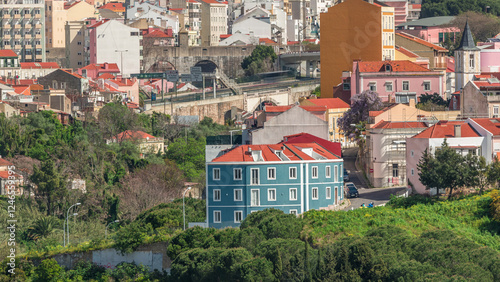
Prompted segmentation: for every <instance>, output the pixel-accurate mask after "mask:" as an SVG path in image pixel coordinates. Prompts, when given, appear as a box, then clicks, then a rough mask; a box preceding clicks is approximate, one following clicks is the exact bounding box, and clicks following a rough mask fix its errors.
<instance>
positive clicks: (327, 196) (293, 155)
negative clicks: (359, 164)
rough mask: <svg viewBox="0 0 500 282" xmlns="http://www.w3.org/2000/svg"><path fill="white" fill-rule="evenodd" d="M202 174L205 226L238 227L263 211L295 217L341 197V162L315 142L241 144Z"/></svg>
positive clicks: (216, 159)
mask: <svg viewBox="0 0 500 282" xmlns="http://www.w3.org/2000/svg"><path fill="white" fill-rule="evenodd" d="M206 171H207V177H206V181H207V183H206V184H207V222H208V226H209V227H216V228H224V227H238V226H239V225H240V223H241V222H242V221H243V220H244V219H245V217H246V216H247V215H248V214H250V213H252V212H256V211H260V210H264V209H268V208H276V209H280V210H282V211H284V212H285V213H290V214H296V215H298V214H302V213H304V212H306V211H308V210H311V209H320V208H327V207H331V206H334V205H338V204H339V203H340V201H342V200H343V198H344V191H343V187H344V185H343V160H342V158H340V156H338V155H335V154H333V153H332V152H330V151H328V150H327V149H325V148H324V147H322V146H321V145H319V144H318V143H298V144H275V145H242V146H238V147H235V148H233V149H231V150H229V151H227V152H226V153H225V154H224V155H222V156H219V157H217V158H215V159H214V160H212V162H209V163H207V165H206Z"/></svg>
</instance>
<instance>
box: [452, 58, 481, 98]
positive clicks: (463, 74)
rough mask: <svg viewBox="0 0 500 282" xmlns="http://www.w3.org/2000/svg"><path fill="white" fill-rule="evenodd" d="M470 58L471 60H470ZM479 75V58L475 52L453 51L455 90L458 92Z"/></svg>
mask: <svg viewBox="0 0 500 282" xmlns="http://www.w3.org/2000/svg"><path fill="white" fill-rule="evenodd" d="M471 56H472V58H473V59H472V58H471ZM476 74H481V56H480V52H479V49H478V50H477V51H464V50H458V51H455V90H456V91H458V90H460V89H462V88H464V86H465V85H466V84H467V82H469V81H472V80H474V75H476Z"/></svg>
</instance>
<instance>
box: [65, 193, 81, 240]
mask: <svg viewBox="0 0 500 282" xmlns="http://www.w3.org/2000/svg"><path fill="white" fill-rule="evenodd" d="M79 205H81V203H76V204H74V205H72V206H71V207H69V208H68V211H67V212H66V219H65V220H64V227H65V228H64V232H63V235H64V247H66V233H68V245H69V223H68V217H69V210H70V209H71V208H72V207H74V206H79Z"/></svg>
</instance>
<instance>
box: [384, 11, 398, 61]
mask: <svg viewBox="0 0 500 282" xmlns="http://www.w3.org/2000/svg"><path fill="white" fill-rule="evenodd" d="M381 16H382V58H383V59H390V60H394V59H395V58H396V49H395V48H396V47H395V45H396V36H395V34H394V30H395V25H394V8H393V7H382V13H381Z"/></svg>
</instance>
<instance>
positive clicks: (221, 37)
mask: <svg viewBox="0 0 500 282" xmlns="http://www.w3.org/2000/svg"><path fill="white" fill-rule="evenodd" d="M231 35H232V34H221V35H220V39H226V38H229V37H231Z"/></svg>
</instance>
